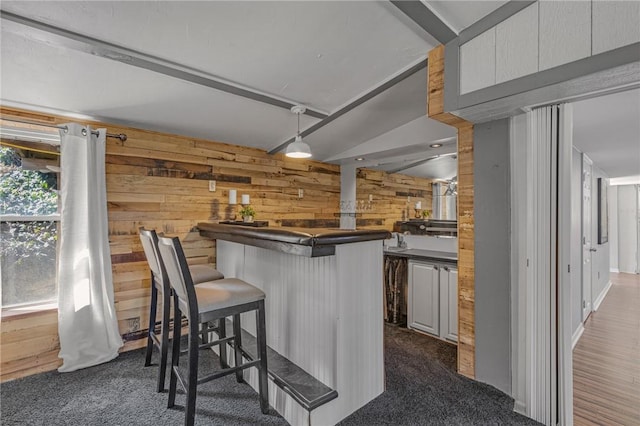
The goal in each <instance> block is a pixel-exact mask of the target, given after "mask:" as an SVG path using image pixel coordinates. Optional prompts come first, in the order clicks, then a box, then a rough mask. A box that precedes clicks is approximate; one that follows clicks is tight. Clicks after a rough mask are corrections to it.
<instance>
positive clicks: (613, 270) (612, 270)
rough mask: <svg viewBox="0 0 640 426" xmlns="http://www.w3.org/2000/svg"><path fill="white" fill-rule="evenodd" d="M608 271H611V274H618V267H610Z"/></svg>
mask: <svg viewBox="0 0 640 426" xmlns="http://www.w3.org/2000/svg"><path fill="white" fill-rule="evenodd" d="M609 272H611V273H613V274H619V273H620V269H618V268H611V269H610V270H609Z"/></svg>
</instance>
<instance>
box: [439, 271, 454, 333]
mask: <svg viewBox="0 0 640 426" xmlns="http://www.w3.org/2000/svg"><path fill="white" fill-rule="evenodd" d="M440 337H442V338H443V339H447V340H451V341H453V342H457V341H458V270H457V269H456V268H452V267H449V266H443V267H442V268H441V269H440Z"/></svg>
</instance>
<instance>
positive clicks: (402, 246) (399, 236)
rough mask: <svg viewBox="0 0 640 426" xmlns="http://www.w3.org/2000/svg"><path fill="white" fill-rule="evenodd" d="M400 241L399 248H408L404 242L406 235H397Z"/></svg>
mask: <svg viewBox="0 0 640 426" xmlns="http://www.w3.org/2000/svg"><path fill="white" fill-rule="evenodd" d="M396 238H397V239H398V248H407V242H406V241H405V240H404V235H403V234H401V233H400V232H398V233H396Z"/></svg>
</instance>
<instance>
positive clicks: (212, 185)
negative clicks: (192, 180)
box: [209, 180, 216, 192]
mask: <svg viewBox="0 0 640 426" xmlns="http://www.w3.org/2000/svg"><path fill="white" fill-rule="evenodd" d="M209 192H216V181H215V180H210V181H209Z"/></svg>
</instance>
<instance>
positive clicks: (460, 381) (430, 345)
mask: <svg viewBox="0 0 640 426" xmlns="http://www.w3.org/2000/svg"><path fill="white" fill-rule="evenodd" d="M385 347H386V348H385V364H386V376H387V377H386V380H387V382H386V383H387V384H386V391H385V392H384V393H383V394H382V395H380V396H379V397H378V398H376V399H375V400H374V401H371V402H370V403H369V404H367V405H366V406H365V407H363V408H362V409H360V410H358V411H357V412H355V413H354V414H352V415H351V416H349V417H348V418H347V419H345V420H344V421H343V422H342V423H341V424H342V425H367V426H376V425H537V424H538V423H536V422H534V421H533V420H530V419H527V418H526V417H523V416H520V415H518V414H516V413H514V412H513V400H512V399H511V398H509V397H508V396H507V395H505V394H503V393H502V392H500V391H498V390H497V389H495V388H493V387H491V386H488V385H483V384H481V383H477V382H474V381H472V380H469V379H466V378H464V377H462V376H459V375H457V374H456V373H455V372H454V371H455V347H454V346H453V345H449V344H447V343H444V342H441V341H439V340H437V339H432V338H429V337H426V336H423V335H420V334H418V333H415V332H412V331H409V330H406V329H400V328H395V327H389V326H387V327H385ZM201 353H202V355H203V356H201V360H202V362H203V364H202V365H203V366H204V365H207V366H210V365H211V363H214V365H216V366H217V365H218V364H217V362H218V359H217V357H216V356H215V355H214V354H213V353H212V352H209V351H203V352H201ZM143 364H144V351H142V350H136V351H132V352H127V353H123V354H121V355H120V356H119V357H118V358H116V359H115V360H113V361H111V362H109V363H107V364H103V365H99V366H96V367H92V368H88V369H85V370H81V371H76V372H73V373H65V374H60V373H57V372H48V373H43V374H38V375H35V376H31V377H27V378H24V379H19V380H14V381H11V382H7V383H4V384H2V386H1V388H0V397H1V400H0V402H1V406H0V424H2V425H3V426H9V425H47V426H49V425H179V424H182V422H183V419H184V411H183V407H182V404H184V399H185V398H184V394H179V395H178V398H177V401H176V404H177V405H176V407H175V408H174V409H167V408H166V403H167V393H166V392H165V393H162V394H159V393H155V392H154V389H155V380H156V371H157V370H156V368H157V367H147V368H142V365H143ZM201 368H203V367H201ZM202 371H207V369H206V368H205V369H204V370H202ZM167 385H168V380H167ZM196 424H197V425H198V424H199V425H204V424H207V425H256V424H260V425H272V424H273V425H285V424H287V423H286V421H285V420H284V419H282V418H281V417H280V416H279V415H278V414H277V413H276V412H275V411H274V410H273V409H272V411H271V413H270V414H269V415H263V414H262V413H261V412H260V404H259V401H258V395H257V393H256V392H254V391H253V389H251V388H250V387H249V385H246V384H238V383H237V382H236V381H235V376H233V375H232V376H227V377H224V378H222V379H218V380H214V381H212V382H209V383H205V384H203V385H200V386H199V387H198V400H197V411H196ZM314 426H322V425H314Z"/></svg>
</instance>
